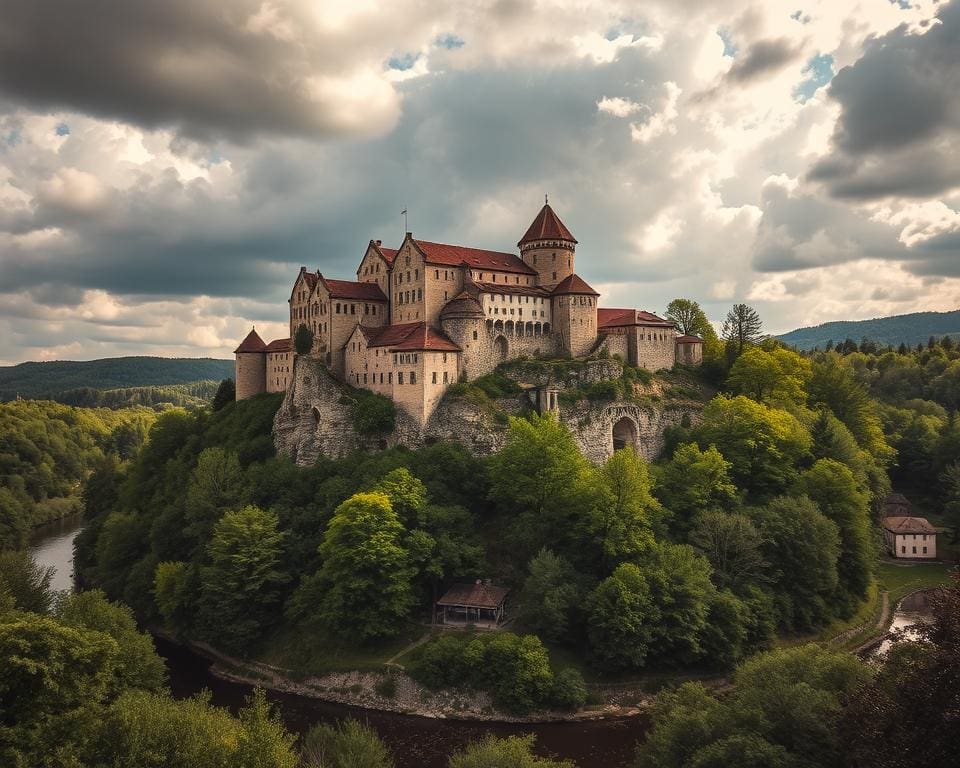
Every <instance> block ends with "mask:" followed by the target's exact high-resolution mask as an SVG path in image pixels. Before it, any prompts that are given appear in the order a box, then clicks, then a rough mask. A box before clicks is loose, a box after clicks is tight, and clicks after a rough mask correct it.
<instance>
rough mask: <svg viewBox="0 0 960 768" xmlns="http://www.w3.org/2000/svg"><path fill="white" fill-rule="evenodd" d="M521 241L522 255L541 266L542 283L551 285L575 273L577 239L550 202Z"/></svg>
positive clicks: (529, 261)
mask: <svg viewBox="0 0 960 768" xmlns="http://www.w3.org/2000/svg"><path fill="white" fill-rule="evenodd" d="M517 245H518V246H519V248H520V258H522V259H523V261H524V263H525V264H526V265H527V266H529V267H533V268H534V269H535V270H537V275H538V279H537V284H538V285H541V286H544V287H546V288H551V287H553V286H554V285H556V284H557V283H559V282H561V281H562V280H563V279H564V278H567V277H569V276H570V275H572V274H573V270H574V265H573V258H574V252H575V251H576V248H577V239H576V238H575V237H574V236H573V235H572V234H571V233H570V230H569V229H567V228H566V226H565V225H564V223H563V222H562V221H560V217H559V216H557V214H556V213H554V211H553V208H551V207H550V204H549V203H544V206H543V208H541V209H540V213H538V214H537V217H536V218H535V219H534V220H533V223H532V224H531V225H530V227H529V228H528V229H527V232H526V234H525V235H524V236H523V237H522V238H520V242H519V243H517Z"/></svg>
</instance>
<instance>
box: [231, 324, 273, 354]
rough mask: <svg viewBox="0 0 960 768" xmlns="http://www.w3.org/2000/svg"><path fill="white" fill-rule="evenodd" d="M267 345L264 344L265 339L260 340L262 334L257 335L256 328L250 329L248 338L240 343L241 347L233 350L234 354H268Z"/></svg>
mask: <svg viewBox="0 0 960 768" xmlns="http://www.w3.org/2000/svg"><path fill="white" fill-rule="evenodd" d="M266 351H267V345H266V344H264V343H263V339H261V338H260V334H259V333H257V331H256V329H255V328H251V329H250V333H248V334H247V338H245V339H244V340H243V341H241V342H240V346H239V347H237V348H236V349H235V350H233V354H235V355H236V354H238V353H242V352H266Z"/></svg>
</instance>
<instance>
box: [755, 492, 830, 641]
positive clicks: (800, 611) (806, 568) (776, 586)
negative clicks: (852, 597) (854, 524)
mask: <svg viewBox="0 0 960 768" xmlns="http://www.w3.org/2000/svg"><path fill="white" fill-rule="evenodd" d="M744 512H745V514H746V515H747V516H748V517H749V518H750V519H751V520H752V521H753V524H754V525H755V526H756V527H757V529H758V530H759V531H760V535H761V537H762V541H763V556H764V560H765V561H766V562H767V563H768V564H769V565H768V568H767V569H766V574H767V576H768V578H769V579H770V585H771V587H772V589H773V591H774V594H775V595H776V603H777V611H778V614H779V618H780V623H781V624H782V625H784V626H785V627H787V628H788V629H812V628H815V627H818V626H821V625H822V624H823V623H824V622H826V621H827V620H829V619H830V617H831V616H832V615H833V609H832V607H831V598H832V597H833V595H834V592H835V590H836V588H837V561H838V559H839V557H840V533H839V531H838V530H837V526H836V524H835V523H834V522H833V521H832V520H829V519H827V517H826V516H824V515H823V514H822V513H821V512H820V510H819V509H818V508H817V505H816V504H814V503H813V502H812V501H810V499H808V498H806V497H799V498H791V497H780V498H776V499H773V500H772V501H771V502H770V503H768V504H767V505H766V506H764V507H753V508H748V509H746V510H744Z"/></svg>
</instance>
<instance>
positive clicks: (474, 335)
mask: <svg viewBox="0 0 960 768" xmlns="http://www.w3.org/2000/svg"><path fill="white" fill-rule="evenodd" d="M473 340H474V341H476V340H477V332H476V331H474V332H473Z"/></svg>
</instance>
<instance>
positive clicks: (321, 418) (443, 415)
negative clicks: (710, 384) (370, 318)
mask: <svg viewBox="0 0 960 768" xmlns="http://www.w3.org/2000/svg"><path fill="white" fill-rule="evenodd" d="M622 374H623V367H622V365H621V364H620V363H619V362H617V361H615V360H594V361H586V363H585V364H584V365H572V366H566V367H562V366H561V367H558V368H553V369H551V368H550V367H549V366H541V365H536V364H531V365H530V366H526V367H525V366H522V365H521V366H514V367H512V368H511V370H510V371H509V372H508V373H507V374H506V375H508V376H509V378H511V379H513V380H514V381H517V382H518V383H520V384H521V385H522V387H523V389H524V391H523V392H522V393H520V394H515V395H510V396H505V397H499V398H497V399H496V400H490V399H488V398H484V397H471V396H470V395H469V394H468V395H458V396H451V395H447V396H446V397H445V398H444V399H443V401H442V402H441V403H440V405H439V406H438V407H437V409H436V411H435V412H434V414H433V416H432V417H431V418H430V420H429V421H428V422H427V424H426V425H424V426H423V427H422V428H421V427H420V426H419V425H418V424H417V423H416V421H415V420H414V419H412V418H411V417H409V416H407V415H406V414H405V413H404V412H403V411H402V410H400V409H398V411H397V422H396V428H395V429H394V431H393V432H392V433H390V434H387V435H379V436H372V437H371V436H364V435H361V434H359V433H358V432H357V431H356V429H355V428H354V426H353V419H352V415H351V410H350V405H349V400H348V399H347V398H348V397H349V391H350V390H349V389H348V388H346V387H344V386H343V385H342V384H341V383H340V382H338V381H337V380H336V379H334V378H333V377H332V376H331V375H330V373H329V372H328V371H327V369H326V368H325V367H324V366H323V365H322V364H321V363H319V362H318V361H317V360H314V359H312V358H303V357H299V356H298V357H297V358H296V360H295V361H294V371H293V380H292V384H291V386H290V388H289V389H288V390H287V394H286V397H285V398H284V401H283V404H282V405H281V406H280V410H279V411H277V415H276V418H275V420H274V424H273V436H274V443H275V444H276V447H277V451H278V452H279V453H280V454H282V455H285V456H290V457H291V458H293V459H294V461H296V463H297V464H300V465H309V464H312V463H314V462H315V461H316V460H317V458H318V457H319V456H321V455H325V456H331V457H341V456H346V455H348V454H350V453H353V452H355V451H358V450H361V451H377V450H383V449H385V448H389V447H393V446H396V445H403V446H406V447H408V448H417V447H419V446H422V445H424V444H428V443H431V442H436V441H443V440H455V441H457V442H460V443H463V444H464V445H465V446H466V447H467V448H468V449H469V450H470V451H471V452H472V453H474V454H476V455H479V456H483V455H488V454H490V453H494V452H496V451H497V450H499V449H500V448H501V447H502V446H503V444H504V442H505V440H506V436H507V428H508V424H509V421H508V418H507V417H508V416H519V415H523V414H524V413H529V412H531V411H533V410H534V403H537V402H542V398H541V399H540V400H538V398H537V396H536V392H537V388H541V389H542V388H550V389H556V390H558V391H563V392H566V395H565V396H564V397H563V398H561V399H560V402H559V403H558V406H557V408H556V409H555V410H554V412H555V413H556V414H557V417H558V418H559V419H560V420H561V421H562V422H563V423H565V424H566V425H567V426H568V427H569V428H570V430H571V432H572V433H573V435H574V438H575V439H576V441H577V444H578V445H579V446H580V449H581V450H582V451H583V453H584V455H585V456H586V457H587V458H588V459H590V460H591V461H595V462H600V461H603V460H604V459H606V458H607V457H608V456H610V455H611V454H612V453H613V450H614V444H615V443H614V440H615V438H616V439H617V440H622V441H625V442H626V443H627V444H632V445H634V447H635V448H636V449H637V451H638V452H639V453H640V454H641V455H643V456H644V457H646V458H647V459H649V460H653V459H655V458H656V457H657V455H659V453H660V451H662V450H663V441H664V431H665V430H666V429H667V428H668V427H671V426H680V425H689V424H694V423H696V422H697V421H698V420H699V417H700V410H701V408H702V404H701V403H699V402H697V401H696V400H694V399H689V398H679V399H676V398H674V399H664V398H660V396H659V395H657V394H654V396H653V397H652V398H651V397H645V396H641V397H630V398H623V399H618V400H612V401H611V400H605V401H600V402H597V401H592V400H589V399H587V398H586V397H583V398H579V399H577V397H576V393H577V391H578V389H580V388H583V387H585V386H588V385H590V384H595V383H597V382H601V381H606V380H612V379H617V378H619V377H620V376H622ZM662 390H663V387H662V386H660V385H659V384H657V382H654V384H653V385H652V387H651V391H653V392H654V393H656V392H659V391H662Z"/></svg>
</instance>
